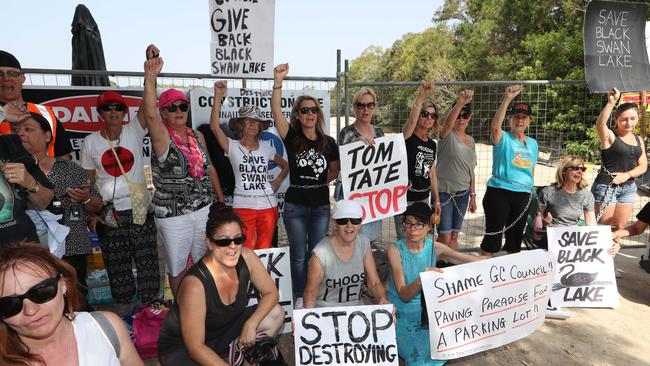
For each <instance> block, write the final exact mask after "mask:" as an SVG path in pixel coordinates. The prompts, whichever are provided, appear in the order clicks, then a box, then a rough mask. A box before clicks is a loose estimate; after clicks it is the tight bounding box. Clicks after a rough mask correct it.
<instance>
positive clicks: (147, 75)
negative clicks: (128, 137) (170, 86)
mask: <svg viewBox="0 0 650 366" xmlns="http://www.w3.org/2000/svg"><path fill="white" fill-rule="evenodd" d="M163 64H164V62H163V59H162V58H152V59H151V60H147V61H145V62H144V97H143V98H142V103H141V104H140V109H142V108H143V107H144V115H145V121H146V124H147V129H148V130H149V136H150V137H151V143H152V144H153V149H154V151H155V153H156V155H157V156H163V155H164V154H165V153H166V152H167V149H168V148H169V132H168V131H167V128H165V126H164V125H163V121H162V118H160V114H159V113H158V105H157V104H156V78H157V77H158V75H159V74H160V71H162V68H163Z"/></svg>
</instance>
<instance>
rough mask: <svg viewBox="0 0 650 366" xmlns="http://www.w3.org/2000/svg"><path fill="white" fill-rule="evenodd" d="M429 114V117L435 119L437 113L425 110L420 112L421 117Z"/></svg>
mask: <svg viewBox="0 0 650 366" xmlns="http://www.w3.org/2000/svg"><path fill="white" fill-rule="evenodd" d="M429 116H431V119H436V118H437V117H438V113H436V112H427V111H422V112H420V117H422V118H427V117H429Z"/></svg>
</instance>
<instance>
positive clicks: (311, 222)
mask: <svg viewBox="0 0 650 366" xmlns="http://www.w3.org/2000/svg"><path fill="white" fill-rule="evenodd" d="M283 217H284V228H285V229H286V231H287V237H288V239H289V249H290V252H289V254H290V260H291V281H292V282H293V293H294V294H295V295H296V297H302V293H303V291H304V289H305V284H306V283H307V266H308V265H309V259H310V258H311V252H312V250H313V249H314V247H315V246H316V244H318V242H320V241H321V240H323V238H325V237H326V236H327V229H328V227H329V220H330V205H329V204H326V205H322V206H316V207H307V206H301V205H297V204H295V203H290V202H285V203H284V214H283Z"/></svg>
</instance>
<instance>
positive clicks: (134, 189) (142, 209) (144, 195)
mask: <svg viewBox="0 0 650 366" xmlns="http://www.w3.org/2000/svg"><path fill="white" fill-rule="evenodd" d="M108 146H110V148H111V151H112V152H113V156H115V160H117V165H118V166H119V167H120V171H121V172H122V176H123V177H124V180H125V181H126V185H127V186H128V187H129V193H130V195H131V197H130V199H131V211H132V212H133V223H134V224H136V225H144V222H145V221H147V212H149V191H148V190H147V185H146V184H145V183H138V182H133V181H131V180H130V179H129V178H128V177H127V176H126V172H125V171H124V167H123V166H122V162H121V161H120V158H119V157H118V156H117V152H115V149H114V148H113V145H112V144H111V142H110V141H109V142H108Z"/></svg>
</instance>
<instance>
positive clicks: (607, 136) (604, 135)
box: [596, 88, 621, 150]
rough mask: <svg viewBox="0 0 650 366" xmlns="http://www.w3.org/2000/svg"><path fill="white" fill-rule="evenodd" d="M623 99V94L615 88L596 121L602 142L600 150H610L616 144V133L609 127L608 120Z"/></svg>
mask: <svg viewBox="0 0 650 366" xmlns="http://www.w3.org/2000/svg"><path fill="white" fill-rule="evenodd" d="M620 97H621V92H620V91H619V90H618V89H616V88H613V89H612V91H610V92H609V93H607V104H605V106H604V107H603V109H602V110H601V111H600V114H599V115H598V119H597V120H596V130H598V139H599V140H600V149H601V150H605V149H608V148H609V147H610V146H611V145H612V144H613V143H614V137H615V136H614V132H613V131H612V130H610V129H609V127H607V120H609V116H610V115H611V114H612V110H613V109H614V106H615V105H616V102H618V99H619V98H620Z"/></svg>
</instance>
